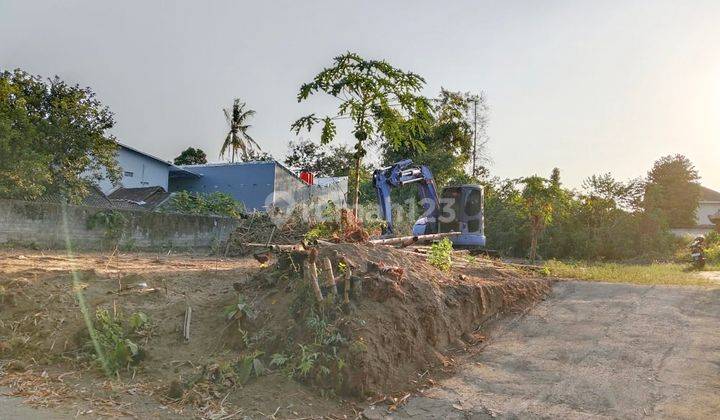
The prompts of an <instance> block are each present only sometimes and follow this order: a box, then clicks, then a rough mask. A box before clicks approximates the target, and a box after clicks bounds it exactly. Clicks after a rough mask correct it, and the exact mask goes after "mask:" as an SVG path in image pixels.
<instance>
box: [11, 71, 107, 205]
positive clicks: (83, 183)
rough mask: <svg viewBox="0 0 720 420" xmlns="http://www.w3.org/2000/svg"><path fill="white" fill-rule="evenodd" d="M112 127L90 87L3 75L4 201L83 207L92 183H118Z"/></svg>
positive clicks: (16, 74) (22, 74) (14, 73)
mask: <svg viewBox="0 0 720 420" xmlns="http://www.w3.org/2000/svg"><path fill="white" fill-rule="evenodd" d="M113 124H114V121H113V114H112V112H110V110H109V108H108V107H106V106H104V105H103V104H102V103H101V102H100V101H99V100H97V99H96V98H95V93H94V92H93V91H92V90H91V89H90V88H88V87H85V88H81V87H80V86H78V85H68V84H67V83H65V82H64V81H62V80H60V79H59V78H58V77H57V76H55V77H54V78H51V79H48V80H43V79H42V78H41V77H39V76H33V75H30V74H28V73H26V72H24V71H22V70H19V69H18V70H15V71H12V72H11V71H3V72H1V73H0V196H2V197H6V198H18V199H25V200H33V199H36V198H38V197H41V196H43V195H47V194H55V195H60V196H62V197H64V198H65V199H67V200H68V201H70V202H80V201H81V200H82V199H83V197H84V196H85V195H86V194H87V193H88V190H89V187H90V185H91V184H92V183H93V182H95V181H98V180H100V179H102V178H105V177H107V178H108V179H109V180H110V181H111V182H113V183H115V182H117V181H118V179H119V175H120V174H119V168H118V165H117V161H116V158H117V142H116V141H115V138H114V137H113V136H112V135H111V134H109V133H107V130H108V129H110V128H111V127H112V126H113Z"/></svg>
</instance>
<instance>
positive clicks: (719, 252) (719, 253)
mask: <svg viewBox="0 0 720 420" xmlns="http://www.w3.org/2000/svg"><path fill="white" fill-rule="evenodd" d="M705 259H706V260H707V262H708V263H710V264H713V265H720V243H715V244H713V245H711V246H709V247H708V248H707V249H705Z"/></svg>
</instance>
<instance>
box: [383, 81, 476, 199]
mask: <svg viewBox="0 0 720 420" xmlns="http://www.w3.org/2000/svg"><path fill="white" fill-rule="evenodd" d="M468 97H469V95H468V94H466V93H462V92H452V91H448V90H446V89H441V90H440V94H439V95H438V97H437V98H435V99H434V100H433V101H432V103H433V106H432V108H431V115H430V118H429V121H428V122H427V126H428V129H427V130H426V134H425V136H423V145H424V146H425V147H422V148H416V147H412V145H408V146H401V147H395V148H394V147H391V146H392V145H389V144H388V145H385V146H384V147H382V159H383V163H384V164H388V165H389V164H392V163H393V162H396V161H398V160H401V159H408V158H409V159H412V160H413V161H415V162H417V163H422V164H424V165H427V166H428V167H429V168H430V170H431V171H432V172H433V175H434V177H435V181H436V182H437V183H438V185H445V184H446V183H447V182H450V181H452V182H460V183H476V182H478V180H479V178H481V177H483V175H484V174H483V173H482V172H481V171H482V167H481V166H477V167H476V170H475V176H473V172H472V167H470V168H468V164H469V163H472V158H473V153H474V152H473V146H474V142H475V133H474V125H473V119H472V118H471V119H468V115H471V114H472V112H473V108H474V105H473V103H472V102H471V101H469V100H468ZM483 141H484V140H483ZM478 151H479V152H480V156H478V157H477V160H478V161H479V162H482V161H485V160H486V157H485V155H484V152H483V151H482V150H478ZM467 169H470V170H469V171H466V170H467Z"/></svg>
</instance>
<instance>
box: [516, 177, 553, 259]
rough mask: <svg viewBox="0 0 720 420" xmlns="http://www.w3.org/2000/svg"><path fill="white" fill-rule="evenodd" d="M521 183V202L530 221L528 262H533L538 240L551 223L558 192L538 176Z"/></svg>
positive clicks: (549, 182) (551, 184)
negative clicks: (522, 185)
mask: <svg viewBox="0 0 720 420" xmlns="http://www.w3.org/2000/svg"><path fill="white" fill-rule="evenodd" d="M521 182H522V183H523V184H525V186H524V188H523V190H522V200H523V206H524V209H525V212H526V214H527V217H528V219H529V221H530V260H531V261H535V260H536V259H537V248H538V238H539V237H540V235H541V234H542V232H543V230H544V229H545V227H546V226H547V225H548V224H549V223H550V222H551V221H552V216H553V209H554V204H555V202H556V199H557V196H558V190H557V187H556V186H555V185H554V184H553V183H552V182H551V181H548V180H547V179H545V178H542V177H539V176H531V177H527V178H525V179H523V180H522V181H521Z"/></svg>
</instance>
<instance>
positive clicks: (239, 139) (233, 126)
mask: <svg viewBox="0 0 720 420" xmlns="http://www.w3.org/2000/svg"><path fill="white" fill-rule="evenodd" d="M223 112H224V113H225V118H227V121H228V125H229V126H230V131H228V134H227V136H226V137H225V142H224V143H223V145H222V148H221V149H220V157H222V156H224V155H225V154H229V155H230V162H235V156H237V155H238V154H241V158H242V160H243V161H248V160H252V159H253V156H256V155H257V153H255V150H254V149H255V148H257V150H260V146H259V145H258V144H257V142H255V140H253V138H252V137H250V135H249V134H248V133H247V130H248V129H249V128H250V127H251V125H250V124H247V120H248V119H249V118H250V117H252V116H253V115H255V111H253V110H252V109H250V108H246V104H245V102H240V99H235V101H233V107H232V111H231V110H229V109H223Z"/></svg>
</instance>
